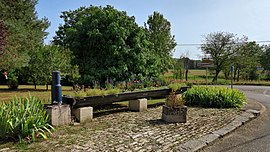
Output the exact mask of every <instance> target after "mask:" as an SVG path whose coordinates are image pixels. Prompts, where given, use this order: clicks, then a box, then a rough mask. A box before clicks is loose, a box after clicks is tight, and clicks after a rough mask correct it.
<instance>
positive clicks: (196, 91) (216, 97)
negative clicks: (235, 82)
mask: <svg viewBox="0 0 270 152" xmlns="http://www.w3.org/2000/svg"><path fill="white" fill-rule="evenodd" d="M183 98H184V100H185V101H186V104H187V105H189V106H202V107H209V108H230V107H242V106H243V105H244V103H245V102H246V96H245V95H244V93H242V92H240V91H238V90H236V89H230V88H226V87H212V86H211V87H207V86H194V87H192V88H191V89H188V90H187V91H186V92H184V93H183Z"/></svg>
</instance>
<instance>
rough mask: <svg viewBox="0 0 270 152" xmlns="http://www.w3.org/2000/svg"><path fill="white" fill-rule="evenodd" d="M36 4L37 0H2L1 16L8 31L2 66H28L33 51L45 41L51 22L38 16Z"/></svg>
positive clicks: (0, 5)
mask: <svg viewBox="0 0 270 152" xmlns="http://www.w3.org/2000/svg"><path fill="white" fill-rule="evenodd" d="M36 4H37V0H16V1H7V0H0V10H1V11H0V18H1V20H2V22H3V24H4V26H5V27H6V28H7V32H8V37H7V45H6V47H5V49H4V50H3V51H2V52H3V53H2V56H1V58H0V68H2V69H5V70H9V71H10V70H12V69H15V68H20V67H24V66H27V64H28V62H29V59H30V57H29V54H30V53H31V51H33V50H35V48H36V47H37V45H40V44H42V43H43V39H44V37H45V36H46V32H45V30H46V29H47V28H48V26H49V22H48V20H47V19H46V18H44V19H38V18H37V13H36V11H35V5H36Z"/></svg>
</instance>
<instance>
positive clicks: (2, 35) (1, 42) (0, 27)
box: [0, 20, 7, 57]
mask: <svg viewBox="0 0 270 152" xmlns="http://www.w3.org/2000/svg"><path fill="white" fill-rule="evenodd" d="M6 45H7V28H6V26H5V25H4V23H3V21H1V20H0V57H1V56H2V55H3V54H4V49H5V47H6Z"/></svg>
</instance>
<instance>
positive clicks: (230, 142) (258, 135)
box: [201, 86, 270, 152]
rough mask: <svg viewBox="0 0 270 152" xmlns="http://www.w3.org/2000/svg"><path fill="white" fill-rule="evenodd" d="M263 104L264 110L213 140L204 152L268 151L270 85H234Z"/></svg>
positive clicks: (251, 98) (269, 140) (269, 142)
mask: <svg viewBox="0 0 270 152" xmlns="http://www.w3.org/2000/svg"><path fill="white" fill-rule="evenodd" d="M234 87H235V88H238V89H240V90H242V91H244V93H245V94H246V95H247V97H248V98H249V99H250V100H256V101H258V102H260V103H261V104H262V105H264V106H265V108H266V111H265V112H264V113H263V114H262V115H261V116H260V117H258V118H256V119H254V120H252V121H250V122H248V123H247V124H245V125H244V126H242V127H240V128H238V129H236V130H235V131H234V132H232V133H230V134H229V135H227V136H225V137H224V138H221V139H219V140H217V141H216V142H214V143H213V144H212V145H211V146H208V147H206V148H205V149H203V150H201V151H205V152H270V110H269V109H270V87H268V86H234Z"/></svg>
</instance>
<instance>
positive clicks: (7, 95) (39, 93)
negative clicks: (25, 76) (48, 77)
mask: <svg viewBox="0 0 270 152" xmlns="http://www.w3.org/2000/svg"><path fill="white" fill-rule="evenodd" d="M71 89H72V87H70V86H62V90H63V93H62V94H63V95H64V94H68V93H71V92H72V90H71ZM29 95H31V96H35V97H38V98H40V99H42V100H44V102H45V103H50V102H51V101H50V100H51V86H49V90H46V86H45V85H38V86H37V89H36V90H35V89H34V86H33V85H19V88H18V90H9V89H8V87H7V86H6V85H0V102H1V101H10V100H11V99H12V98H13V97H15V96H17V97H28V96H29Z"/></svg>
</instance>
